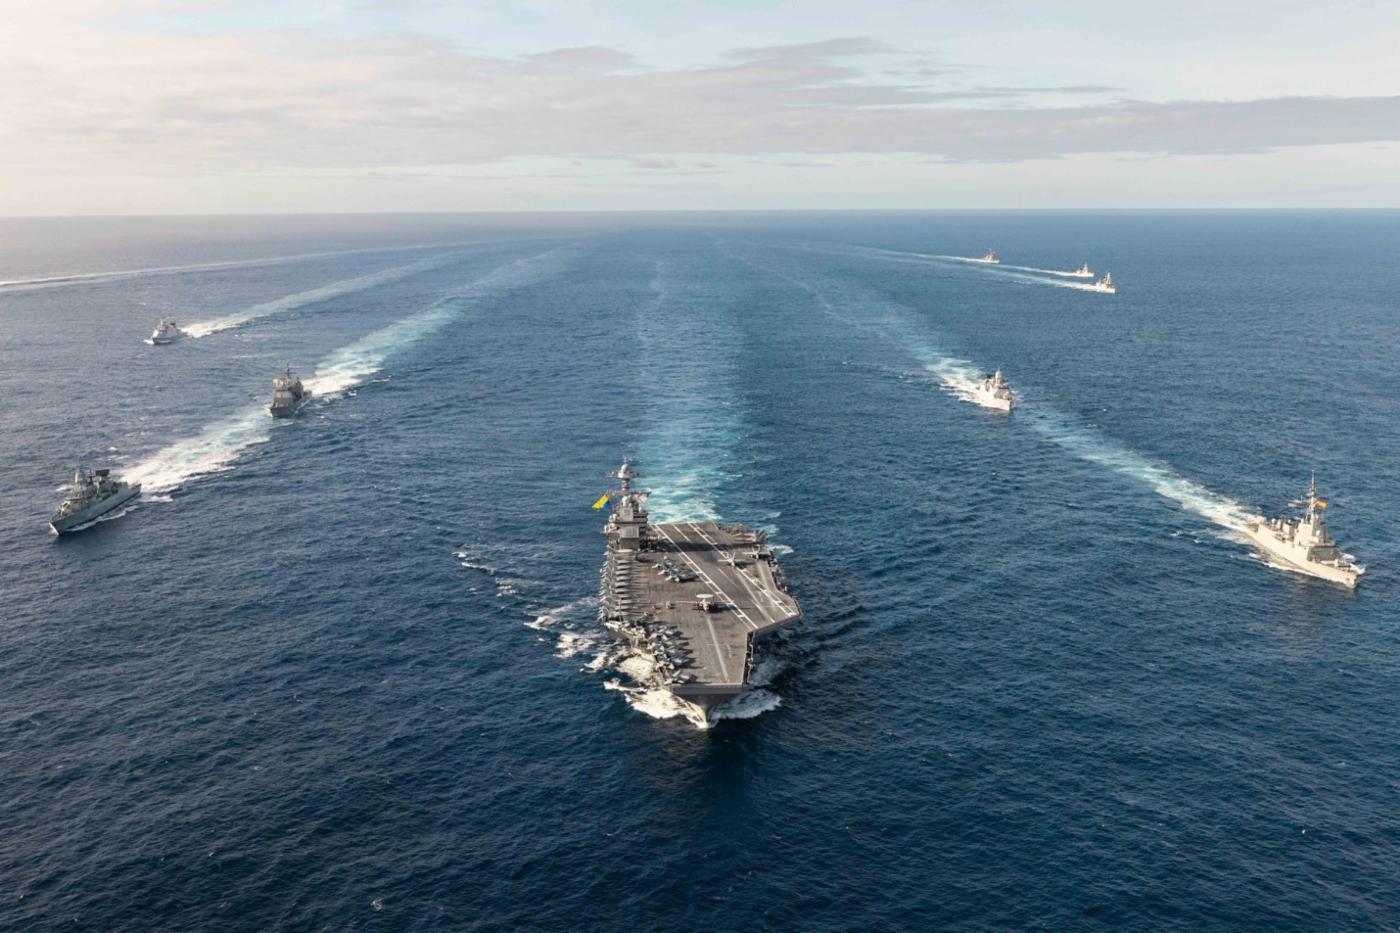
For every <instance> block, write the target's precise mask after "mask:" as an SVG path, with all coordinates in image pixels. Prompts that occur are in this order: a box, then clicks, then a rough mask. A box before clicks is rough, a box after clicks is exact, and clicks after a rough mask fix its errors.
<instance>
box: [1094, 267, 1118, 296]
mask: <svg viewBox="0 0 1400 933" xmlns="http://www.w3.org/2000/svg"><path fill="white" fill-rule="evenodd" d="M1087 287H1088V289H1089V290H1090V291H1094V292H1103V293H1104V294H1105V295H1116V294H1118V286H1116V285H1114V284H1113V273H1111V272H1105V273H1104V275H1103V278H1101V279H1099V280H1098V281H1097V282H1095V283H1094V284H1093V285H1089V286H1087Z"/></svg>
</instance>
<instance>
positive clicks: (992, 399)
mask: <svg viewBox="0 0 1400 933" xmlns="http://www.w3.org/2000/svg"><path fill="white" fill-rule="evenodd" d="M1014 398H1015V396H1014V395H1013V394H1012V392H1011V384H1010V383H1008V382H1007V381H1006V377H1005V376H1003V375H1002V374H1001V370H999V369H998V370H997V371H996V372H994V373H992V374H991V375H990V376H988V377H986V378H985V379H983V380H982V381H981V382H979V383H977V388H976V389H975V390H974V391H973V393H972V400H973V401H974V402H976V403H977V404H978V405H981V406H982V407H983V408H991V409H993V410H995V411H1010V410H1011V405H1012V402H1013V400H1014Z"/></svg>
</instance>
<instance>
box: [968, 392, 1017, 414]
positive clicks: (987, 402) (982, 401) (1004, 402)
mask: <svg viewBox="0 0 1400 933" xmlns="http://www.w3.org/2000/svg"><path fill="white" fill-rule="evenodd" d="M973 401H974V402H976V403H977V404H978V405H981V406H982V407H983V408H987V409H990V410H992V411H999V412H1004V413H1005V414H1008V415H1009V414H1011V399H1009V398H992V397H989V396H985V395H978V396H976V397H974V398H973Z"/></svg>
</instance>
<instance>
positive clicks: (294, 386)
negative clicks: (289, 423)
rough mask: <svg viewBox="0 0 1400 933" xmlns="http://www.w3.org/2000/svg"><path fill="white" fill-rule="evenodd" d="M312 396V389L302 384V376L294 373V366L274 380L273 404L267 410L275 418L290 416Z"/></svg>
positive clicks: (288, 367)
mask: <svg viewBox="0 0 1400 933" xmlns="http://www.w3.org/2000/svg"><path fill="white" fill-rule="evenodd" d="M310 397H311V390H309V389H307V388H306V387H305V386H303V385H302V384H301V377H300V376H294V375H292V367H291V366H290V365H289V366H287V369H286V372H284V373H283V374H282V375H280V376H277V377H275V378H274V379H273V380H272V404H271V405H269V406H267V410H268V411H269V412H270V413H271V414H272V417H274V418H290V417H291V416H292V415H294V414H296V412H297V409H298V408H300V407H301V406H302V403H303V402H305V401H306V400H307V399H308V398H310Z"/></svg>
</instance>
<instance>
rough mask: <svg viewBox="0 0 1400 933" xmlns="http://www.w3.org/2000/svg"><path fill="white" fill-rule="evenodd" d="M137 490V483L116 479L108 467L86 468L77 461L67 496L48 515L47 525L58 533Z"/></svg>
mask: <svg viewBox="0 0 1400 933" xmlns="http://www.w3.org/2000/svg"><path fill="white" fill-rule="evenodd" d="M140 494H141V484H140V483H127V482H124V481H122V480H119V479H116V478H115V477H113V476H112V472H111V471H110V470H105V469H103V470H92V471H89V470H87V469H85V468H84V467H83V466H81V465H79V466H78V468H77V469H76V470H74V471H73V484H72V486H70V487H69V489H68V495H67V497H65V498H64V500H63V504H62V505H60V506H59V507H58V511H57V512H54V513H53V515H52V516H51V517H50V518H49V527H50V528H52V529H53V530H54V531H55V532H57V533H58V534H63V533H64V532H65V531H75V530H77V529H78V528H81V527H82V526H85V525H87V523H88V522H91V521H93V520H95V519H98V518H101V517H102V516H103V515H106V514H107V513H108V512H111V511H112V510H113V509H116V508H117V507H119V506H121V505H122V504H123V503H125V502H129V501H131V500H132V499H134V498H136V497H137V496H139V495H140Z"/></svg>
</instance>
